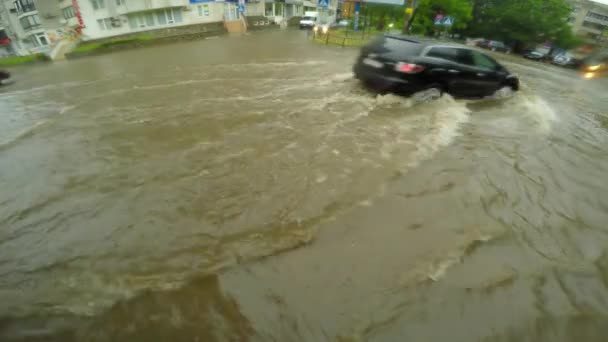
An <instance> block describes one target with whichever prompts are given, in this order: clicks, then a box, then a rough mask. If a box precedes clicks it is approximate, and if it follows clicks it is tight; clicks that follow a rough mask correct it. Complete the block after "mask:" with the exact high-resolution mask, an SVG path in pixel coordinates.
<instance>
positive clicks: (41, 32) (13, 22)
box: [0, 0, 50, 55]
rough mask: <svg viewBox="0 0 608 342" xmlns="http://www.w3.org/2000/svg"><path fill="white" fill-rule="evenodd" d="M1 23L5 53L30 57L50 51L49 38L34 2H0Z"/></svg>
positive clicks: (5, 0)
mask: <svg viewBox="0 0 608 342" xmlns="http://www.w3.org/2000/svg"><path fill="white" fill-rule="evenodd" d="M47 3H48V2H47ZM0 21H1V22H2V32H3V33H1V34H0V36H2V37H5V39H4V42H5V44H2V46H4V49H3V50H4V52H5V53H7V54H16V55H28V54H33V53H46V52H47V51H48V49H49V45H50V42H49V38H48V36H47V35H46V29H45V27H44V26H43V25H42V21H41V17H40V13H39V12H38V8H37V7H36V3H35V1H34V0H0Z"/></svg>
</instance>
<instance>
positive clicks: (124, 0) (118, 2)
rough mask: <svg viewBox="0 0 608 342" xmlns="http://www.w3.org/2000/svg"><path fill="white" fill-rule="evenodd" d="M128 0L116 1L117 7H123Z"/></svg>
mask: <svg viewBox="0 0 608 342" xmlns="http://www.w3.org/2000/svg"><path fill="white" fill-rule="evenodd" d="M126 1H127V0H116V6H122V5H124V4H125V3H126Z"/></svg>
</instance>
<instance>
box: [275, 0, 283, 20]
mask: <svg viewBox="0 0 608 342" xmlns="http://www.w3.org/2000/svg"><path fill="white" fill-rule="evenodd" d="M284 6H285V4H283V3H282V2H275V3H274V15H275V16H276V17H282V16H283V11H284Z"/></svg>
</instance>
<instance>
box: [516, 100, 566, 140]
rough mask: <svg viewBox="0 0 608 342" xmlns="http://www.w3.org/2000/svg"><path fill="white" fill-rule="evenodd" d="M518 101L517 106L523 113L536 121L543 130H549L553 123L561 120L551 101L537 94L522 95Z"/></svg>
mask: <svg viewBox="0 0 608 342" xmlns="http://www.w3.org/2000/svg"><path fill="white" fill-rule="evenodd" d="M516 103H517V107H519V108H521V109H522V113H523V114H524V115H526V116H527V117H529V118H530V119H532V120H533V121H534V122H535V123H536V125H537V126H538V128H539V130H540V131H541V132H545V133H547V132H549V131H550V130H551V127H552V125H553V124H554V123H555V122H557V121H559V118H558V116H557V114H556V113H555V111H554V110H553V108H551V106H550V105H549V103H548V102H547V101H545V100H544V99H543V98H541V97H539V96H537V95H532V96H525V95H523V96H520V97H518V99H517V102H516Z"/></svg>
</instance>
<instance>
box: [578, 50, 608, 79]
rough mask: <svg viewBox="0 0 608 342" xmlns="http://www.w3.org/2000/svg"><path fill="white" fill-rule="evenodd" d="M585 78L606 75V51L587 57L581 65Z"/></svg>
mask: <svg viewBox="0 0 608 342" xmlns="http://www.w3.org/2000/svg"><path fill="white" fill-rule="evenodd" d="M581 71H582V73H583V77H585V78H597V77H602V76H608V52H603V53H596V54H594V55H592V56H590V57H589V58H587V59H586V60H585V61H584V62H583V63H582V65H581Z"/></svg>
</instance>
